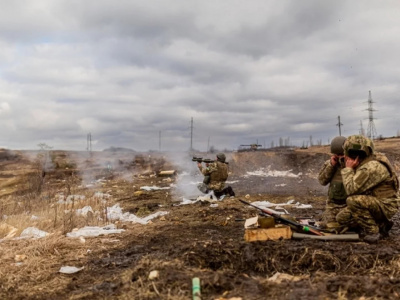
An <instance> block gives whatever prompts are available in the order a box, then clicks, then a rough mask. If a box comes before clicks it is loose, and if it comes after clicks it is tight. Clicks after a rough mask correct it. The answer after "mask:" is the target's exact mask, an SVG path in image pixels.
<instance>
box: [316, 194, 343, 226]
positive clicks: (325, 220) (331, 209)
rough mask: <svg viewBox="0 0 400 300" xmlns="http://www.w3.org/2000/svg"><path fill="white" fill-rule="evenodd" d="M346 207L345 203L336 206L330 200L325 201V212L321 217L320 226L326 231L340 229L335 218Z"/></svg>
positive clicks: (335, 203)
mask: <svg viewBox="0 0 400 300" xmlns="http://www.w3.org/2000/svg"><path fill="white" fill-rule="evenodd" d="M345 207H346V203H342V204H338V203H337V202H335V201H334V200H332V199H328V200H327V201H326V206H325V211H324V213H323V215H322V224H321V226H322V227H323V228H326V229H333V230H334V229H340V228H341V227H343V226H341V225H340V224H339V223H338V222H337V221H336V216H337V215H338V214H339V212H341V211H342V210H343V209H344V208H345Z"/></svg>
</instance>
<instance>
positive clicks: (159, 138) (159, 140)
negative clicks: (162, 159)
mask: <svg viewBox="0 0 400 300" xmlns="http://www.w3.org/2000/svg"><path fill="white" fill-rule="evenodd" d="M158 151H159V152H161V130H160V131H159V132H158Z"/></svg>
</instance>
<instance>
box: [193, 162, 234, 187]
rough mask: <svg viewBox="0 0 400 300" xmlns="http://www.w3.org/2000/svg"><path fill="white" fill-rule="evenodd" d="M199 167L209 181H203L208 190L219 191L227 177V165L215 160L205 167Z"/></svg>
mask: <svg viewBox="0 0 400 300" xmlns="http://www.w3.org/2000/svg"><path fill="white" fill-rule="evenodd" d="M199 169H200V171H201V173H202V174H203V175H204V176H205V177H207V176H209V182H208V183H206V182H204V183H205V184H206V185H207V189H208V190H213V191H216V192H219V191H222V190H223V189H224V187H225V181H226V180H227V179H228V166H227V165H226V164H225V163H223V162H220V161H215V162H212V163H210V164H209V165H208V166H207V167H206V168H203V167H202V166H200V167H199Z"/></svg>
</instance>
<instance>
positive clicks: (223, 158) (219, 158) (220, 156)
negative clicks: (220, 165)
mask: <svg viewBox="0 0 400 300" xmlns="http://www.w3.org/2000/svg"><path fill="white" fill-rule="evenodd" d="M217 159H218V160H219V161H221V162H225V160H226V156H225V154H224V153H222V152H221V153H218V154H217Z"/></svg>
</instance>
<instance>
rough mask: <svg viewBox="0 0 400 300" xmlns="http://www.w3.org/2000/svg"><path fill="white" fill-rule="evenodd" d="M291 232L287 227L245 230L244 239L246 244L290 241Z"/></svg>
mask: <svg viewBox="0 0 400 300" xmlns="http://www.w3.org/2000/svg"><path fill="white" fill-rule="evenodd" d="M291 238H292V230H291V229H290V227H289V226H282V227H275V228H257V229H246V230H245V232H244V239H245V241H247V242H254V241H268V240H280V239H291Z"/></svg>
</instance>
